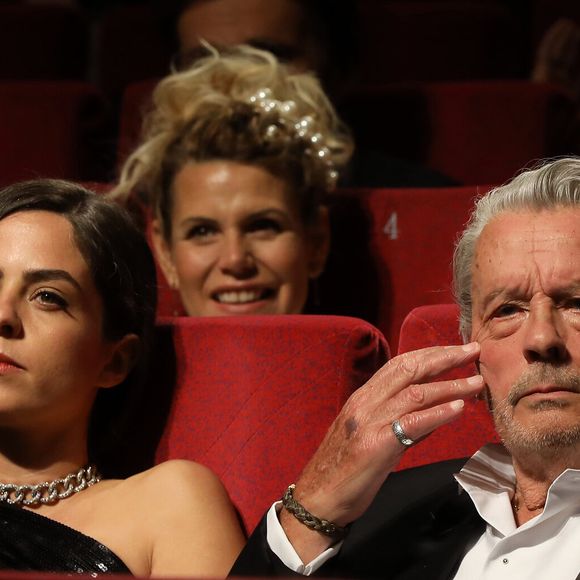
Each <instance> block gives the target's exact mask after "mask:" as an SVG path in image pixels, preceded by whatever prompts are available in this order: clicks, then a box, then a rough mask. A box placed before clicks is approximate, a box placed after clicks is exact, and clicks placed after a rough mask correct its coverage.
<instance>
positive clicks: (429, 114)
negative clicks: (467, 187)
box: [342, 81, 575, 184]
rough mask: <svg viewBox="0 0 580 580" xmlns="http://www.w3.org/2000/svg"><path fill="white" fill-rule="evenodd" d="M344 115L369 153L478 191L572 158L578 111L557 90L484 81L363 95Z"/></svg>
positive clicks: (377, 89) (400, 87) (374, 90)
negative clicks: (537, 164)
mask: <svg viewBox="0 0 580 580" xmlns="http://www.w3.org/2000/svg"><path fill="white" fill-rule="evenodd" d="M342 111H343V114H344V116H345V119H346V120H347V121H348V122H349V123H350V125H351V126H352V127H353V128H354V131H355V135H356V137H357V139H358V141H359V142H360V143H362V144H364V145H365V146H366V147H368V148H371V149H377V150H379V151H384V152H386V153H388V154H390V155H394V156H398V157H405V158H408V159H412V160H414V161H416V162H418V163H421V164H423V165H426V166H428V167H431V168H432V169H435V170H437V171H439V172H441V173H443V174H445V175H448V176H449V177H451V178H453V179H455V180H456V181H457V182H458V183H463V184H478V183H501V182H504V181H506V180H507V179H509V178H511V177H512V176H513V175H514V174H515V173H516V172H518V171H519V170H521V169H522V168H523V167H524V166H526V165H529V164H530V163H533V162H534V161H536V160H537V159H541V158H544V157H550V156H554V155H559V154H565V153H567V152H568V147H569V138H570V137H569V127H570V124H571V122H572V120H573V115H574V112H575V108H574V106H573V104H572V102H571V101H570V99H569V97H568V96H567V95H566V94H565V93H564V92H563V91H562V90H561V89H560V88H558V87H555V86H551V85H543V84H537V83H532V82H529V81H481V82H462V83H433V84H418V85H384V86H377V87H366V88H363V89H360V90H358V91H357V92H356V93H353V94H352V95H350V96H349V97H348V98H347V99H346V100H345V102H344V105H343V106H342Z"/></svg>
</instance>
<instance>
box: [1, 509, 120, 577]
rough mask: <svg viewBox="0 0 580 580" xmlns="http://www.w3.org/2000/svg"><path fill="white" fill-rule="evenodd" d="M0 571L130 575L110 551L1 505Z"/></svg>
mask: <svg viewBox="0 0 580 580" xmlns="http://www.w3.org/2000/svg"><path fill="white" fill-rule="evenodd" d="M0 569H3V570H28V571H32V570H35V571H42V572H77V573H79V574H80V573H88V574H94V573H96V574H130V571H129V569H128V568H127V566H126V565H125V564H124V562H123V561H122V560H121V559H120V558H119V557H118V556H117V555H116V554H114V553H113V552H112V551H111V550H109V548H107V547H106V546H103V544H101V543H99V542H97V540H94V539H93V538H90V537H89V536H85V535H84V534H82V533H81V532H78V531H76V530H73V529H72V528H69V527H68V526H65V525H64V524H61V523H59V522H55V521H54V520H51V519H49V518H46V517H44V516H42V515H40V514H37V513H34V512H32V511H29V510H24V509H22V508H19V507H16V506H12V505H8V504H6V503H2V502H0Z"/></svg>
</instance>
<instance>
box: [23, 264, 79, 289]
mask: <svg viewBox="0 0 580 580" xmlns="http://www.w3.org/2000/svg"><path fill="white" fill-rule="evenodd" d="M23 278H24V281H25V282H26V283H27V284H36V283H38V282H48V281H50V280H64V281H65V282H68V283H69V284H72V285H73V286H74V287H75V288H76V289H77V290H79V291H81V290H82V288H81V285H80V284H79V283H78V282H77V281H76V280H75V279H74V278H73V277H72V276H71V275H70V274H69V273H68V272H67V271H66V270H58V269H42V270H26V271H25V272H24V276H23Z"/></svg>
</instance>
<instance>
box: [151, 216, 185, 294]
mask: <svg viewBox="0 0 580 580" xmlns="http://www.w3.org/2000/svg"><path fill="white" fill-rule="evenodd" d="M151 241H152V243H153V250H154V252H155V257H156V258H157V263H158V264H159V266H160V268H161V270H162V272H163V275H164V276H165V279H166V280H167V283H168V284H169V286H170V287H171V288H173V289H174V290H176V289H177V288H178V287H179V283H178V278H177V272H176V270H175V266H174V264H173V257H172V255H171V249H170V248H169V244H168V243H167V240H166V239H165V236H164V235H163V226H162V224H161V221H160V220H159V219H154V220H153V222H152V223H151Z"/></svg>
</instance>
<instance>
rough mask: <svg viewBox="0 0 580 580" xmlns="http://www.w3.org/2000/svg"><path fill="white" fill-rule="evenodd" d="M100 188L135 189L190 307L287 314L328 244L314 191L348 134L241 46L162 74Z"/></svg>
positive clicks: (319, 195) (118, 195)
mask: <svg viewBox="0 0 580 580" xmlns="http://www.w3.org/2000/svg"><path fill="white" fill-rule="evenodd" d="M153 105H154V106H153V109H152V111H151V112H150V114H149V115H148V116H147V117H146V119H145V123H144V132H143V135H144V136H143V141H142V143H141V144H140V145H139V146H138V147H137V149H136V150H135V151H134V152H133V154H132V155H130V157H129V158H128V159H127V161H126V163H125V165H124V167H123V169H122V172H121V177H120V182H119V185H118V186H117V187H116V188H115V189H114V190H113V191H112V193H111V194H110V195H111V196H112V197H113V198H115V199H121V200H127V199H128V198H129V197H130V196H131V195H132V194H136V195H139V196H140V197H141V199H142V200H143V201H144V202H145V203H146V204H147V205H148V206H149V207H150V208H151V211H152V214H153V218H154V221H153V228H152V231H153V244H154V248H155V253H156V256H157V259H158V261H159V264H160V266H161V268H162V270H163V272H164V274H165V277H166V278H167V280H168V282H169V284H170V285H171V287H173V288H175V289H176V290H178V291H179V294H180V296H181V300H182V302H183V306H184V308H185V310H186V312H187V314H189V315H191V316H210V315H214V316H215V315H217V316H219V315H232V314H294V313H300V312H302V311H303V309H304V306H305V304H306V300H307V295H308V287H309V281H310V280H313V279H316V278H317V277H318V276H319V275H320V273H321V272H322V270H323V268H324V265H325V261H326V258H327V255H328V250H329V227H328V216H327V211H326V208H325V206H324V200H325V196H326V195H327V194H328V193H329V192H330V191H332V190H333V189H334V187H335V185H336V181H337V178H338V175H339V172H340V171H341V170H342V169H343V167H344V166H345V164H346V163H347V162H348V160H349V158H350V155H351V153H352V149H353V144H352V140H351V137H350V134H349V132H348V129H347V128H346V127H345V126H344V125H343V124H342V122H341V121H340V120H339V119H338V117H337V115H336V113H335V111H334V109H333V107H332V105H331V104H330V102H329V100H328V98H327V97H326V95H325V94H324V92H323V90H322V88H321V86H320V83H319V82H318V80H317V79H316V78H315V77H314V76H313V75H311V74H304V73H301V74H296V73H292V72H291V71H290V70H288V69H287V68H286V67H285V66H284V65H282V64H280V63H279V62H278V61H277V59H276V58H275V57H274V56H272V55H271V54H270V53H268V52H265V51H262V50H258V49H254V48H250V47H247V46H241V47H237V48H233V49H231V50H228V51H226V52H222V53H218V52H217V51H215V50H213V49H211V48H210V47H208V56H207V57H205V58H202V59H200V60H198V61H197V62H196V63H195V64H194V65H192V66H191V67H190V68H188V69H187V70H184V71H182V72H177V73H174V74H172V75H170V76H168V77H167V78H165V79H163V80H162V81H161V82H160V83H159V85H158V86H157V88H156V90H155V92H154V95H153Z"/></svg>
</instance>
